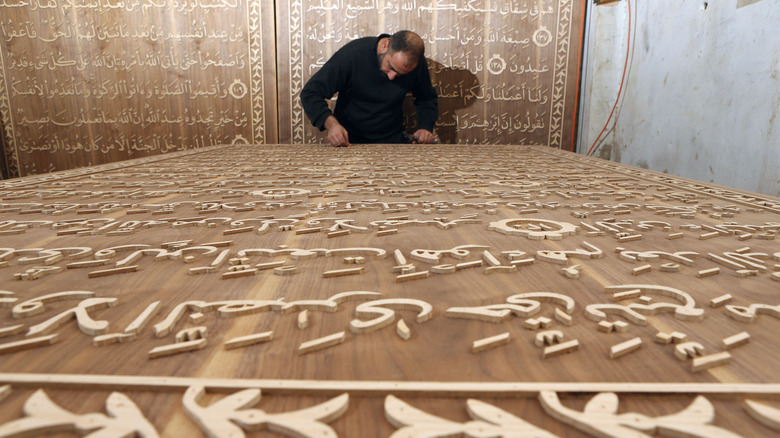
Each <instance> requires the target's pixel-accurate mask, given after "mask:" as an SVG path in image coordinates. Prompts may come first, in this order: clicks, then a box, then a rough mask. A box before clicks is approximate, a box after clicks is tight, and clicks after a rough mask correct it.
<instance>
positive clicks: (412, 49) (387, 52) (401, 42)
mask: <svg viewBox="0 0 780 438" xmlns="http://www.w3.org/2000/svg"><path fill="white" fill-rule="evenodd" d="M424 54H425V45H424V44H423V40H422V38H420V36H419V35H417V34H416V33H414V32H412V31H408V30H402V31H399V32H396V33H394V34H393V35H392V36H391V37H390V38H385V39H382V40H380V41H379V45H378V46H377V58H378V61H379V69H380V70H382V71H383V72H384V73H385V74H386V75H387V78H388V79H390V80H391V81H392V80H393V79H395V78H396V77H397V76H399V75H405V74H408V73H411V72H412V70H414V69H415V67H417V64H418V63H419V62H420V59H422V57H423V55H424Z"/></svg>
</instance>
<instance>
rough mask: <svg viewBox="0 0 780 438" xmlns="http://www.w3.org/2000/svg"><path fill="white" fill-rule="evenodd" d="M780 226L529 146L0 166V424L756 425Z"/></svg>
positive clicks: (769, 207)
mask: <svg viewBox="0 0 780 438" xmlns="http://www.w3.org/2000/svg"><path fill="white" fill-rule="evenodd" d="M778 233H780V200H778V199H776V198H770V197H766V196H759V195H755V194H750V193H745V192H738V191H732V190H728V189H723V188H718V187H708V186H706V185H704V184H701V183H698V182H694V181H688V180H684V179H679V178H674V177H670V176H669V175H662V174H656V173H653V172H649V171H645V170H641V169H634V168H629V167H626V166H621V165H616V164H614V163H609V162H605V161H602V160H598V159H590V158H586V157H582V156H578V155H575V154H571V153H568V152H563V151H559V150H555V149H552V148H546V147H525V146H465V145H464V146H453V145H431V146H427V147H423V146H412V145H409V146H403V145H395V146H393V145H381V146H353V147H350V148H330V147H322V146H314V145H312V146H306V145H302V146H301V145H299V146H289V145H274V146H264V145H256V146H248V145H246V146H239V145H236V146H220V147H210V148H204V149H200V150H195V151H184V152H176V153H173V154H168V155H166V156H164V157H163V156H157V157H145V158H141V159H136V160H131V161H125V162H121V163H112V164H107V165H103V166H95V167H92V168H89V169H78V170H72V171H65V172H58V173H54V174H48V175H38V176H33V177H28V178H21V179H15V180H7V181H2V182H0V406H1V408H0V436H25V435H26V436H30V435H40V434H43V433H44V432H62V431H77V432H79V433H82V434H84V433H86V432H94V433H102V434H104V435H128V434H132V433H135V434H137V435H139V436H156V434H159V435H164V434H165V433H166V431H170V430H174V429H175V430H180V431H186V433H187V434H188V435H191V436H199V435H203V436H243V434H249V433H250V432H251V431H254V430H261V429H262V430H270V431H273V432H275V433H277V434H282V435H286V436H389V435H391V434H393V433H394V432H397V433H398V434H399V435H403V434H409V435H420V436H441V435H444V434H447V433H449V434H462V435H465V436H479V435H480V434H483V435H485V434H492V435H496V436H498V435H502V434H505V435H506V434H508V433H510V432H509V431H519V430H522V431H526V432H528V433H529V434H534V435H536V436H566V435H576V434H589V435H593V436H626V435H627V434H632V435H633V436H653V435H654V434H666V433H669V434H676V435H686V436H701V437H705V436H767V435H771V434H776V433H777V424H778V421H779V420H778V410H779V409H780V404H778V402H777V399H778V396H779V395H780V388H779V387H778V382H777V377H776V376H777V375H778V371H779V370H780V369H779V368H778V365H777V363H778V360H780V357H778V353H777V352H778V351H780V350H778V342H779V340H778V338H777V333H778V328H780V302H778V299H777V292H778V287H780V282H778V281H777V280H776V278H777V275H778V273H779V272H780V246H778V240H777V239H776V236H777V235H778ZM703 273H704V274H703ZM261 395H262V397H261ZM355 397H360V400H361V402H360V403H355V402H354V400H355ZM161 406H164V407H161ZM367 425H370V426H367ZM513 433H514V432H513Z"/></svg>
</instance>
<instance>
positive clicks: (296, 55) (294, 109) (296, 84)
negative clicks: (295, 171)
mask: <svg viewBox="0 0 780 438" xmlns="http://www.w3.org/2000/svg"><path fill="white" fill-rule="evenodd" d="M302 89H303V0H293V1H292V2H290V95H291V96H290V97H291V98H292V102H290V103H291V105H290V127H291V129H292V142H293V143H294V144H302V143H303V142H304V135H305V131H304V126H303V106H302V104H301V99H300V95H301V90H302Z"/></svg>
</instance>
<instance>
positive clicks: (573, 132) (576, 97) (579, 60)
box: [569, 0, 587, 152]
mask: <svg viewBox="0 0 780 438" xmlns="http://www.w3.org/2000/svg"><path fill="white" fill-rule="evenodd" d="M586 2H587V0H582V9H581V11H582V12H581V13H580V54H579V56H578V57H577V92H576V93H574V117H573V119H574V120H573V121H572V124H571V146H569V151H571V152H574V137H575V136H576V133H577V108H578V107H577V102H578V101H579V97H580V90H581V89H582V84H580V73H582V70H581V69H582V46H583V45H584V44H585V35H584V34H583V32H582V29H583V27H584V24H583V23H584V22H585V9H586V7H587V6H586Z"/></svg>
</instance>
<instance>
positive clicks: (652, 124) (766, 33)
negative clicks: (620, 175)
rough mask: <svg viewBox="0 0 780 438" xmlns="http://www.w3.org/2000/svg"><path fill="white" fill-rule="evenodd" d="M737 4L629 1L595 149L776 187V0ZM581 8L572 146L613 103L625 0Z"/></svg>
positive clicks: (699, 175)
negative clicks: (580, 65)
mask: <svg viewBox="0 0 780 438" xmlns="http://www.w3.org/2000/svg"><path fill="white" fill-rule="evenodd" d="M743 2H745V1H744V0H743ZM705 3H706V4H707V5H706V8H705V6H704V5H705ZM738 3H742V2H739V1H738V0H713V1H709V2H704V1H702V0H697V1H691V0H663V1H657V0H653V1H648V0H632V1H631V7H632V17H631V18H632V23H631V25H632V29H631V33H632V36H631V38H632V40H633V41H632V42H631V45H630V47H631V55H630V57H629V59H630V63H629V68H628V73H627V76H626V81H625V84H624V88H623V97H622V98H621V102H620V104H619V106H618V109H617V110H616V112H615V113H616V116H613V120H612V121H611V122H610V125H609V127H608V128H607V132H605V135H604V136H602V139H603V140H604V141H603V142H601V144H600V146H599V147H598V149H597V150H596V152H595V153H594V154H593V155H594V156H598V157H602V158H607V159H611V160H613V161H618V162H621V163H625V164H630V165H634V166H639V167H643V168H647V169H651V170H655V171H659V172H668V173H670V174H674V175H679V176H684V177H687V178H693V179H697V180H700V181H705V182H712V183H715V184H719V185H724V186H728V187H733V188H737V189H743V190H748V191H752V192H758V193H763V194H767V195H772V196H780V119H778V117H777V115H778V111H780V71H778V70H780V0H761V1H758V2H755V3H753V4H751V5H748V6H744V7H738ZM746 3H747V2H746ZM589 7H590V8H591V10H590V11H589V13H590V21H589V27H588V38H589V41H588V42H587V43H586V44H587V46H586V64H585V68H586V71H585V73H584V81H585V82H584V85H583V87H584V88H583V91H584V93H583V100H582V102H583V105H582V107H581V109H582V125H581V133H580V142H579V145H578V150H579V151H580V152H581V153H585V152H587V150H588V149H589V148H590V147H591V145H592V144H593V142H594V141H595V140H596V137H597V136H598V134H599V132H600V131H601V129H602V128H603V127H604V124H605V122H606V121H607V118H608V116H609V113H610V111H611V110H612V106H613V104H614V101H615V97H616V95H617V91H618V87H619V84H620V77H621V74H622V72H623V65H624V61H625V57H626V44H627V41H626V40H627V38H626V37H627V31H628V1H627V0H621V1H620V2H619V3H617V4H614V5H611V6H607V5H604V6H594V5H592V4H591V5H589ZM634 20H635V21H634Z"/></svg>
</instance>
